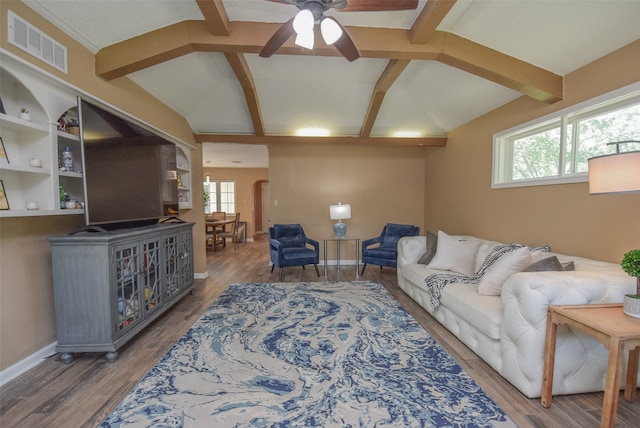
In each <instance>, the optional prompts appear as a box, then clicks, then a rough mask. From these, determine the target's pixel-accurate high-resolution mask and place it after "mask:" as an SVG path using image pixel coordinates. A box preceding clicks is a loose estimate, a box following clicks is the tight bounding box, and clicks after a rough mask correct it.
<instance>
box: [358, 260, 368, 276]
mask: <svg viewBox="0 0 640 428" xmlns="http://www.w3.org/2000/svg"><path fill="white" fill-rule="evenodd" d="M366 268H367V264H366V263H365V264H364V266H362V272H360V275H364V270H365V269H366Z"/></svg>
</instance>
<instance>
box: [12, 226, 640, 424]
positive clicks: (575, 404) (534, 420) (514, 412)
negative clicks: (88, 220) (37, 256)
mask: <svg viewBox="0 0 640 428" xmlns="http://www.w3.org/2000/svg"><path fill="white" fill-rule="evenodd" d="M268 261H269V257H268V249H267V244H266V238H265V236H264V235H262V236H259V237H258V238H257V239H256V241H255V242H252V243H246V244H241V245H240V248H239V250H238V251H234V250H233V246H232V245H227V247H226V248H224V249H220V250H219V251H216V252H215V253H212V252H209V253H208V260H207V262H208V269H209V277H208V278H207V279H206V280H198V281H197V284H196V292H195V294H194V295H188V296H186V297H185V298H183V299H182V300H181V301H180V302H179V303H178V304H176V306H174V307H173V308H172V309H171V310H169V311H168V312H167V313H165V314H164V315H163V316H162V317H160V318H159V319H158V320H156V321H155V322H154V323H152V324H151V325H150V326H149V327H148V328H147V329H146V330H145V331H143V332H142V333H141V334H140V335H138V336H137V337H136V338H135V339H133V340H132V341H130V342H129V343H127V344H126V345H125V346H124V347H123V348H121V349H120V353H119V357H118V359H117V360H116V362H114V363H108V362H107V361H106V359H105V358H104V354H83V355H76V358H75V360H74V362H73V363H72V364H70V365H65V364H63V363H62V362H61V361H60V357H59V355H53V356H51V357H50V358H48V359H47V360H46V361H45V362H43V363H42V364H40V365H38V366H37V367H35V368H34V369H32V370H30V371H29V372H27V373H25V374H24V375H22V376H20V377H19V378H17V379H15V380H13V381H11V382H9V383H8V384H6V385H5V386H3V387H2V389H1V390H0V426H2V427H3V428H8V427H61V426H64V427H94V426H98V425H99V424H100V422H101V421H102V420H103V419H104V418H105V417H106V416H107V414H109V412H110V411H111V410H112V409H113V408H114V407H115V406H116V405H117V404H118V403H119V402H120V401H121V400H122V398H123V397H124V396H125V395H126V394H127V393H128V391H129V390H130V389H131V388H132V387H133V386H134V385H135V384H136V383H137V382H138V381H139V380H140V379H141V378H142V376H144V374H146V372H147V371H149V369H150V368H151V367H152V366H153V365H154V364H155V363H156V361H157V360H159V359H160V358H161V357H162V355H163V354H164V353H165V352H166V351H167V350H169V348H171V346H172V345H173V344H174V343H175V342H176V340H177V339H178V338H179V337H180V336H181V335H182V334H184V332H185V331H186V330H187V329H188V328H189V327H190V326H191V325H192V324H193V323H194V322H195V321H196V320H197V319H198V318H199V317H200V315H201V314H202V312H204V310H205V309H206V308H207V307H208V306H209V305H210V304H211V303H212V302H213V301H214V300H215V299H216V298H217V297H218V296H219V295H220V294H221V293H222V292H223V291H224V290H225V289H226V287H227V286H228V285H229V284H231V283H245V282H277V281H278V274H277V270H275V271H274V272H273V273H271V269H270V267H269V265H268ZM321 274H322V270H321ZM328 279H329V280H331V281H334V280H340V281H342V280H344V281H349V280H353V279H354V268H353V267H352V266H347V267H343V268H342V269H341V270H340V271H337V270H336V269H335V268H331V269H330V270H329V276H328ZM362 279H366V280H376V281H378V282H380V283H381V284H383V285H384V286H385V287H386V288H387V289H388V290H389V291H390V293H391V294H392V295H393V296H395V297H396V298H397V299H398V300H399V301H400V303H401V304H402V305H403V306H404V307H405V308H406V309H407V310H408V311H409V312H410V313H411V314H412V315H413V316H414V317H415V318H416V319H417V320H418V322H420V324H421V325H422V326H424V328H425V329H426V330H427V331H429V333H430V334H431V335H433V336H434V337H435V338H436V339H437V340H438V341H439V343H440V344H442V345H443V347H444V348H445V349H446V350H447V351H448V352H449V353H450V354H451V355H452V356H453V357H454V358H455V359H456V361H457V362H458V363H459V364H460V366H462V367H463V368H464V370H466V371H467V373H469V374H470V375H471V376H472V377H473V378H474V379H475V380H476V381H477V382H478V384H480V385H481V386H482V388H483V389H484V390H485V391H486V392H487V393H488V394H489V395H490V396H491V397H492V398H493V399H494V400H495V401H496V402H497V403H498V404H499V405H500V406H501V407H502V408H503V409H504V410H505V411H506V412H507V414H508V415H509V416H510V417H511V418H512V419H513V420H514V421H515V422H516V423H517V424H518V425H520V426H521V427H560V426H562V427H576V428H587V427H598V426H599V425H600V412H601V405H602V398H603V394H602V393H591V394H579V395H570V396H561V397H554V399H553V405H552V406H551V408H550V409H545V408H543V407H542V406H541V405H540V400H539V399H527V398H525V397H524V396H523V395H522V394H520V392H518V390H516V389H515V388H513V387H512V386H511V384H509V383H508V382H507V381H505V380H504V379H503V378H502V377H500V376H499V375H498V374H497V373H496V372H495V371H494V370H493V369H491V368H490V367H489V366H488V365H487V364H486V363H484V361H482V360H481V359H480V358H478V357H477V356H476V355H475V354H474V353H473V352H471V351H470V350H469V349H468V348H467V347H466V346H465V345H463V344H462V343H461V342H460V341H458V340H457V339H456V338H455V337H454V336H453V335H451V334H450V333H449V332H448V331H447V330H446V329H444V328H443V327H442V326H441V325H440V324H439V323H438V322H437V321H435V320H434V319H433V318H432V317H431V316H430V315H429V314H427V313H426V312H425V311H424V310H422V308H420V307H419V306H418V305H417V304H416V303H415V302H413V300H411V298H409V297H408V296H407V295H406V294H404V292H402V290H400V289H399V288H398V287H397V285H396V283H397V281H396V271H395V269H389V268H384V269H382V270H381V269H379V268H378V267H377V266H369V267H367V270H366V271H365V274H364V277H363V278H362ZM324 280H325V278H324V277H323V276H321V277H320V278H318V277H317V276H316V273H315V271H314V269H313V268H307V269H306V270H302V269H300V268H288V269H285V278H284V281H287V282H294V281H324ZM639 421H640V400H636V401H634V402H632V403H630V402H627V401H625V400H624V399H622V397H621V398H620V401H619V406H618V413H617V420H616V426H618V427H624V428H632V427H633V428H637V427H638V426H639V424H640V422H639Z"/></svg>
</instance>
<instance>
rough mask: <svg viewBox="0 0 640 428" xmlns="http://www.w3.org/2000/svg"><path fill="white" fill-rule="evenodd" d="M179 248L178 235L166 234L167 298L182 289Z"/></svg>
mask: <svg viewBox="0 0 640 428" xmlns="http://www.w3.org/2000/svg"><path fill="white" fill-rule="evenodd" d="M178 250H179V248H178V235H177V234H175V235H174V234H171V235H167V236H165V238H164V253H165V257H166V260H165V266H166V272H165V274H166V277H165V279H166V282H165V296H167V299H170V298H171V296H173V295H174V294H177V293H178V292H179V291H180V254H179V251H178Z"/></svg>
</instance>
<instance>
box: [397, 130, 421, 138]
mask: <svg viewBox="0 0 640 428" xmlns="http://www.w3.org/2000/svg"><path fill="white" fill-rule="evenodd" d="M391 135H392V136H393V137H396V138H418V137H420V136H421V135H422V133H421V132H420V131H395V132H394V133H393V134H391Z"/></svg>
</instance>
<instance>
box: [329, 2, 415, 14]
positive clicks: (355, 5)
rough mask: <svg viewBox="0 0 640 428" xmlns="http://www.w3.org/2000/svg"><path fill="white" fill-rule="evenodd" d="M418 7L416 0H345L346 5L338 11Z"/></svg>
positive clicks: (371, 10)
mask: <svg viewBox="0 0 640 428" xmlns="http://www.w3.org/2000/svg"><path fill="white" fill-rule="evenodd" d="M417 7H418V0H393V1H390V0H347V7H345V8H343V9H338V10H340V12H375V11H379V10H411V9H416V8H417Z"/></svg>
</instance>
